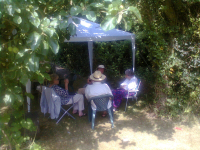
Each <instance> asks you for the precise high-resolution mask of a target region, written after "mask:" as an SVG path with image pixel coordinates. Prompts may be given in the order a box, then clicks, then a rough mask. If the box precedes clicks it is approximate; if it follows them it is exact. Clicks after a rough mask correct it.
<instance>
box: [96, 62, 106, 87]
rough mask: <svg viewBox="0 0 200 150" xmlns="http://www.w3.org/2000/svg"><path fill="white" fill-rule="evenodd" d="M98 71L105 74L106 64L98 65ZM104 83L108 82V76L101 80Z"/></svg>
mask: <svg viewBox="0 0 200 150" xmlns="http://www.w3.org/2000/svg"><path fill="white" fill-rule="evenodd" d="M97 71H100V72H101V73H102V74H104V71H105V66H104V65H99V66H98V67H97ZM101 82H102V83H106V82H107V78H105V79H104V80H102V81H101Z"/></svg>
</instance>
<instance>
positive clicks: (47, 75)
mask: <svg viewBox="0 0 200 150" xmlns="http://www.w3.org/2000/svg"><path fill="white" fill-rule="evenodd" d="M43 76H44V77H45V79H47V80H49V81H50V80H51V78H50V76H49V74H48V73H43Z"/></svg>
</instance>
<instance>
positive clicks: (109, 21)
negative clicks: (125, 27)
mask: <svg viewBox="0 0 200 150" xmlns="http://www.w3.org/2000/svg"><path fill="white" fill-rule="evenodd" d="M116 25H117V19H116V17H112V16H107V17H106V18H105V19H104V20H103V22H102V23H101V27H102V29H103V30H105V31H108V30H111V29H114V28H115V26H116Z"/></svg>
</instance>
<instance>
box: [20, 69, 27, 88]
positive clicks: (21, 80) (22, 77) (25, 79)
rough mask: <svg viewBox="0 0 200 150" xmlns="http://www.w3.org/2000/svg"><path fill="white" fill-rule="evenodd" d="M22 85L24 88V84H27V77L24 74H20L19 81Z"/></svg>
mask: <svg viewBox="0 0 200 150" xmlns="http://www.w3.org/2000/svg"><path fill="white" fill-rule="evenodd" d="M19 81H20V82H21V83H22V84H23V85H25V86H26V83H27V82H28V76H27V74H26V72H22V73H21V78H20V80H19Z"/></svg>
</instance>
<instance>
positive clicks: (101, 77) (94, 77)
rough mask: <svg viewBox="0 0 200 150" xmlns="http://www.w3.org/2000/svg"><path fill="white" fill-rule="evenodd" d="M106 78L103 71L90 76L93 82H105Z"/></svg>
mask: <svg viewBox="0 0 200 150" xmlns="http://www.w3.org/2000/svg"><path fill="white" fill-rule="evenodd" d="M105 78H106V76H105V75H104V74H102V73H101V71H95V72H94V73H93V74H91V75H90V79H91V80H93V81H103V80H104V79H105Z"/></svg>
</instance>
